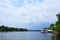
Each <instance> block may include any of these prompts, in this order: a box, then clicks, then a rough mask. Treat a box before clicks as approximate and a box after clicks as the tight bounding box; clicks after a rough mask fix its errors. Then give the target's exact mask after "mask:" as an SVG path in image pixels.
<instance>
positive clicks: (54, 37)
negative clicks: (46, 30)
mask: <svg viewBox="0 0 60 40" xmlns="http://www.w3.org/2000/svg"><path fill="white" fill-rule="evenodd" d="M51 40H60V34H53V35H52V36H51Z"/></svg>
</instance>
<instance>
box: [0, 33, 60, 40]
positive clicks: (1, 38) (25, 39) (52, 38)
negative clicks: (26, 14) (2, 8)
mask: <svg viewBox="0 0 60 40" xmlns="http://www.w3.org/2000/svg"><path fill="white" fill-rule="evenodd" d="M0 40H60V35H56V34H53V33H41V32H0Z"/></svg>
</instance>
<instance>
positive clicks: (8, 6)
mask: <svg viewBox="0 0 60 40" xmlns="http://www.w3.org/2000/svg"><path fill="white" fill-rule="evenodd" d="M59 4H60V0H0V24H3V25H8V26H22V25H25V26H27V25H28V24H31V23H38V22H39V23H47V22H49V23H54V22H55V21H56V20H57V18H56V14H57V13H59V12H60V6H59Z"/></svg>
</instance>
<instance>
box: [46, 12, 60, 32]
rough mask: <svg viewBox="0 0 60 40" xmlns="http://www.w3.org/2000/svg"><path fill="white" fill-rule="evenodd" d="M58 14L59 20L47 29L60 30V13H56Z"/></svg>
mask: <svg viewBox="0 0 60 40" xmlns="http://www.w3.org/2000/svg"><path fill="white" fill-rule="evenodd" d="M56 16H57V19H58V20H57V21H56V23H55V24H51V25H50V27H48V28H47V29H49V30H54V31H55V32H60V13H58V14H56Z"/></svg>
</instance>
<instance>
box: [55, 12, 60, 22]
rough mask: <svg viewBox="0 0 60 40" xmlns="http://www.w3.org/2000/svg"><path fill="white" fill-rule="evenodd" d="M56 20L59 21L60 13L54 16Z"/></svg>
mask: <svg viewBox="0 0 60 40" xmlns="http://www.w3.org/2000/svg"><path fill="white" fill-rule="evenodd" d="M56 16H57V18H58V21H60V13H59V14H57V15H56Z"/></svg>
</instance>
